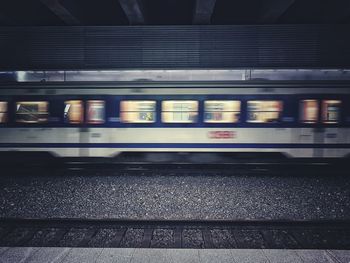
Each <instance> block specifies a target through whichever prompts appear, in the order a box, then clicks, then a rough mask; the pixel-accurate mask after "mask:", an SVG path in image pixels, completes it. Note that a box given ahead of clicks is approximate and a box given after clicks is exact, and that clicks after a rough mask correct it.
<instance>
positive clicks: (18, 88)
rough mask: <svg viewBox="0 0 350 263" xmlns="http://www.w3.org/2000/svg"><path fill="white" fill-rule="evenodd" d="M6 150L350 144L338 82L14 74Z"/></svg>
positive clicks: (0, 121) (0, 143)
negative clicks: (30, 79) (104, 80)
mask: <svg viewBox="0 0 350 263" xmlns="http://www.w3.org/2000/svg"><path fill="white" fill-rule="evenodd" d="M0 151H27V152H50V153H52V154H54V155H56V156H65V157H112V156H116V155H118V154H120V153H122V152H207V153H208V152H210V153H213V152H252V153H260V152H264V153H266V152H270V153H271V152H272V153H282V154H284V155H286V156H289V157H346V156H349V153H350V89H349V88H348V86H346V85H340V84H332V85H330V84H327V85H326V84H320V85H316V84H312V85H308V84H305V85H302V84H295V85H294V84H288V85H283V84H281V85H278V84H274V85H267V84H263V83H262V84H259V85H256V84H254V85H239V84H232V83H231V84H230V83H220V82H218V83H215V82H211V83H210V84H205V83H197V84H195V83H191V85H188V84H186V83H181V84H176V83H173V84H166V85H161V84H159V83H158V84H156V85H155V84H152V82H149V83H143V84H138V83H128V84H127V85H125V84H124V85H118V84H113V83H110V84H96V83H89V84H86V83H85V84H84V83H74V84H67V83H16V84H11V85H8V86H3V87H2V89H1V91H0Z"/></svg>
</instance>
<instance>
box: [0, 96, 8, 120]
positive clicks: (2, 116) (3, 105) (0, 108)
mask: <svg viewBox="0 0 350 263" xmlns="http://www.w3.org/2000/svg"><path fill="white" fill-rule="evenodd" d="M5 122H7V101H0V123H5Z"/></svg>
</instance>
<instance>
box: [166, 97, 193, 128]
mask: <svg viewBox="0 0 350 263" xmlns="http://www.w3.org/2000/svg"><path fill="white" fill-rule="evenodd" d="M197 116H198V101H196V100H165V101H163V102H162V121H163V122H165V123H194V122H197Z"/></svg>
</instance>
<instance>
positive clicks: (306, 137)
mask: <svg viewBox="0 0 350 263" xmlns="http://www.w3.org/2000/svg"><path fill="white" fill-rule="evenodd" d="M299 113H300V116H299V120H300V123H301V124H302V125H303V127H302V128H300V129H299V142H300V143H301V144H307V145H311V146H312V145H314V147H306V148H305V149H302V152H303V153H300V154H301V156H303V157H322V156H323V149H322V148H319V147H317V146H318V145H319V144H321V143H323V141H324V129H322V128H319V127H316V128H315V127H313V126H315V125H317V124H318V120H319V101H318V100H315V99H307V100H301V101H300V102H299Z"/></svg>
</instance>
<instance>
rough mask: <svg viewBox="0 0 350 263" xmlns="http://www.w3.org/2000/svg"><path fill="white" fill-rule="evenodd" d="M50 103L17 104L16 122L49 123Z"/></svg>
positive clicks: (21, 102)
mask: <svg viewBox="0 0 350 263" xmlns="http://www.w3.org/2000/svg"><path fill="white" fill-rule="evenodd" d="M48 108H49V102H47V101H20V102H16V121H17V122H22V123H43V122H47V121H48V115H49V113H48Z"/></svg>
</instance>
